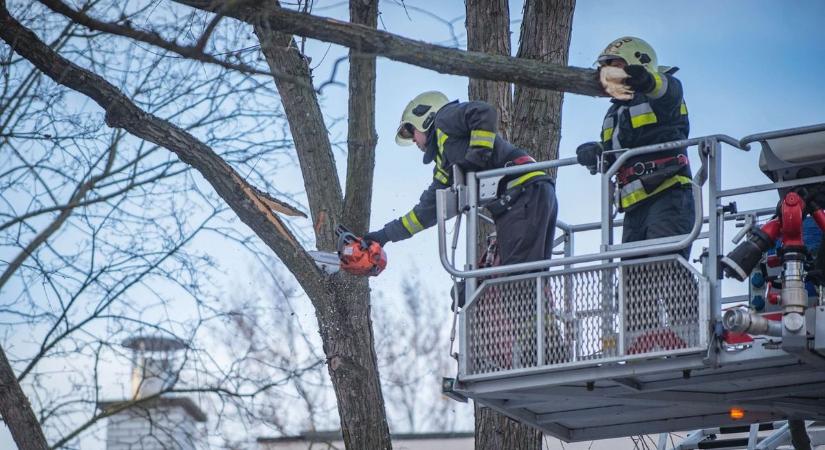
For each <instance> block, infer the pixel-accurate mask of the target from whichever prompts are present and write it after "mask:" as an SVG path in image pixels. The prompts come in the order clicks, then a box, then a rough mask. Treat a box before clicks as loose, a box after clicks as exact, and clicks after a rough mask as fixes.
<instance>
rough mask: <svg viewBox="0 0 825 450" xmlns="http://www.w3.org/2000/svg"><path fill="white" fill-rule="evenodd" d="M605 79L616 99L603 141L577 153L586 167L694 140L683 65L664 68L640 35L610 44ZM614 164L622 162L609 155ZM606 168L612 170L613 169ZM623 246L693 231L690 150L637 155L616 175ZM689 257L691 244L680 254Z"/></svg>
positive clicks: (602, 62) (602, 71) (603, 61)
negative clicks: (618, 153)
mask: <svg viewBox="0 0 825 450" xmlns="http://www.w3.org/2000/svg"><path fill="white" fill-rule="evenodd" d="M597 62H598V65H599V78H600V80H601V82H602V85H603V86H604V87H605V90H606V91H607V93H608V94H610V96H611V97H613V98H612V99H611V105H610V108H609V109H608V110H607V114H606V115H605V117H604V121H603V124H602V133H601V142H587V143H585V144H582V145H580V146H579V147H578V149H577V150H576V157H577V159H578V162H579V164H581V165H584V166H586V167H588V168H589V169H590V172H591V173H592V174H595V173H596V171H597V169H596V168H597V162H598V160H599V158H600V157H601V155H602V152H603V151H607V150H615V149H620V148H635V147H641V146H645V145H651V144H658V143H662V142H668V141H675V140H680V139H687V137H688V132H689V129H690V125H689V123H688V112H687V106H686V105H685V101H684V98H683V94H682V83H681V82H679V80H678V79H677V78H675V77H674V76H673V74H674V73H675V72H676V70H678V68H677V67H673V68H670V67H662V66H657V60H656V52H655V51H654V50H653V48H652V47H651V46H650V45H648V43H647V42H645V41H643V40H641V39H639V38H636V37H622V38H619V39H616V40H615V41H613V42H611V43H610V45H608V46H607V48H605V49H604V51H603V52H602V53H601V54H600V55H599V58H598V61H597ZM605 161H606V163H607V164H610V163H612V162H613V161H615V157H614V156H613V155H605ZM607 164H606V165H607ZM616 178H617V181H618V189H619V210H620V211H624V213H625V214H624V228H623V230H622V242H633V241H641V240H645V239H653V238H660V237H666V236H674V235H679V234H686V233H689V232H690V230H691V228H692V226H693V220H694V210H693V207H694V204H693V195H692V191H691V174H690V166H689V164H688V157H687V152H686V149H685V148H678V149H674V150H667V151H662V152H657V153H648V154H645V155H641V156H638V157H634V158H630V159H629V160H628V161H627V162H626V163H625V164H624V165H623V166H622V167H621V168H620V169H619V171H618V173H617V176H616ZM679 253H680V254H681V255H682V256H683V257H684V258H686V259H687V258H688V256H689V255H690V246H688V247H687V248H685V249H683V250H682V251H680V252H679Z"/></svg>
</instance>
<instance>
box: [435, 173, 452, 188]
mask: <svg viewBox="0 0 825 450" xmlns="http://www.w3.org/2000/svg"><path fill="white" fill-rule="evenodd" d="M433 178H435V179H436V181H438V182H439V183H441V184H444V185H446V184H448V183H449V181H450V180H449V179H448V178H447V176H446V175H444V174H443V173H441V172H436V173H435V174H433Z"/></svg>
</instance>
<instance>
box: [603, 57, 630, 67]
mask: <svg viewBox="0 0 825 450" xmlns="http://www.w3.org/2000/svg"><path fill="white" fill-rule="evenodd" d="M617 59H621V60H623V61H624V58H622V57H621V56H616V55H601V56H599V59H597V60H596V62H597V63H598V64H599V66H600V67H603V66H607V65H610V61H615V60H617Z"/></svg>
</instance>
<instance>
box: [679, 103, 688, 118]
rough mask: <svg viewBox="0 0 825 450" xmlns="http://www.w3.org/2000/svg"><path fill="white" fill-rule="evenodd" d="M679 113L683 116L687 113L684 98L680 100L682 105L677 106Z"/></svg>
mask: <svg viewBox="0 0 825 450" xmlns="http://www.w3.org/2000/svg"><path fill="white" fill-rule="evenodd" d="M679 113H680V114H682V115H683V116H686V115H687V105H686V104H685V101H684V100H682V105H681V106H679Z"/></svg>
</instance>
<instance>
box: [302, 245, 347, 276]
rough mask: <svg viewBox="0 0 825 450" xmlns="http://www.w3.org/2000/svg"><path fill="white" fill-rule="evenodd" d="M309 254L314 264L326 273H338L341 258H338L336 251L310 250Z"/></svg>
mask: <svg viewBox="0 0 825 450" xmlns="http://www.w3.org/2000/svg"><path fill="white" fill-rule="evenodd" d="M309 256H311V257H312V259H313V260H315V265H316V266H318V268H319V269H321V270H322V271H324V273H326V274H327V275H332V274H334V273H338V271H339V270H340V269H341V259H340V258H338V253H334V252H322V251H318V250H312V251H310V252H309Z"/></svg>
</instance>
